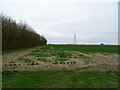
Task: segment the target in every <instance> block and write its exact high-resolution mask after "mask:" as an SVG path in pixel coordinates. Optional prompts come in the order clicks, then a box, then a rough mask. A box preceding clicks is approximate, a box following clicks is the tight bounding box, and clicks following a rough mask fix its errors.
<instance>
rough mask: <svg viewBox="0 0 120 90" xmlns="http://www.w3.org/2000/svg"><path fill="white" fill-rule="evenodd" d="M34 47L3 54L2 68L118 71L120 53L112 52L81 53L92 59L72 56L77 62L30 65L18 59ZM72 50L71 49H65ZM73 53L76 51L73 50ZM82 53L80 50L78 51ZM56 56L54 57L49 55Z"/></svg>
mask: <svg viewBox="0 0 120 90" xmlns="http://www.w3.org/2000/svg"><path fill="white" fill-rule="evenodd" d="M31 50H33V49H28V50H22V51H17V52H11V53H7V54H3V55H2V70H3V71H5V70H10V71H17V70H18V71H27V70H31V71H38V70H73V71H78V72H80V71H90V70H94V71H95V70H99V71H105V70H115V71H118V70H119V69H118V68H119V67H118V57H119V55H118V54H115V53H110V54H107V55H104V54H101V53H95V54H85V53H81V54H83V55H85V56H88V57H90V59H84V58H71V59H70V61H75V62H77V63H76V64H72V65H71V64H52V63H50V62H38V63H39V64H38V65H28V64H26V63H24V62H20V61H18V60H16V59H17V58H19V57H26V56H25V55H26V54H28V53H30V52H31ZM64 52H70V51H64ZM71 53H75V52H73V51H71ZM76 53H80V52H76ZM27 58H32V59H34V57H32V56H27ZM49 58H51V59H52V58H54V57H49ZM13 62H14V64H11V63H13Z"/></svg>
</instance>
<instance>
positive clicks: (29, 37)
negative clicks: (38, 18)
mask: <svg viewBox="0 0 120 90" xmlns="http://www.w3.org/2000/svg"><path fill="white" fill-rule="evenodd" d="M0 19H1V21H2V50H9V49H17V48H25V47H32V46H39V45H45V44H46V43H47V40H46V39H45V38H44V37H43V36H41V35H39V34H37V33H36V32H35V31H34V29H33V28H31V27H30V26H28V25H27V24H26V23H22V22H20V23H16V21H15V20H13V19H11V18H10V17H7V16H5V15H1V14H0Z"/></svg>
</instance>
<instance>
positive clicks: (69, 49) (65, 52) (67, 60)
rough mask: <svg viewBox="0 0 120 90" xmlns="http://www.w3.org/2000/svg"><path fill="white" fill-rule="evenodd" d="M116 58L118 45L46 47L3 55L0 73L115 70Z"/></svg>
mask: <svg viewBox="0 0 120 90" xmlns="http://www.w3.org/2000/svg"><path fill="white" fill-rule="evenodd" d="M13 54H14V53H13ZM18 54H19V53H18ZM118 55H119V53H118V46H105V45H104V46H100V45H46V46H42V47H37V48H34V49H32V50H31V51H28V52H27V53H25V54H24V53H23V54H22V55H21V56H19V55H16V54H15V55H14V57H11V58H10V57H9V58H7V54H5V55H3V70H12V71H14V70H19V71H23V70H32V71H35V70H77V71H83V70H87V69H88V70H94V69H98V70H99V69H100V70H107V69H108V70H117V69H118ZM11 56H12V55H11Z"/></svg>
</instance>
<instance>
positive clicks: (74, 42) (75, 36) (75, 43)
mask: <svg viewBox="0 0 120 90" xmlns="http://www.w3.org/2000/svg"><path fill="white" fill-rule="evenodd" d="M75 44H76V34H74V45H75Z"/></svg>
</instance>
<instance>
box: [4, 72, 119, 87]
mask: <svg viewBox="0 0 120 90" xmlns="http://www.w3.org/2000/svg"><path fill="white" fill-rule="evenodd" d="M118 76H120V72H118V71H87V72H73V71H17V72H13V71H3V83H2V85H3V88H117V87H118Z"/></svg>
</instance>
